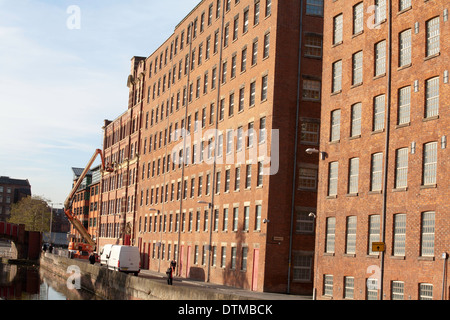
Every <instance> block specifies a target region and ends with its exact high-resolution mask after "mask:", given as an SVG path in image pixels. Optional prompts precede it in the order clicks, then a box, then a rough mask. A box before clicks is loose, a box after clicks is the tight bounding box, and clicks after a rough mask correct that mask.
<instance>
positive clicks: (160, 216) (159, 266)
mask: <svg viewBox="0 0 450 320" xmlns="http://www.w3.org/2000/svg"><path fill="white" fill-rule="evenodd" d="M148 210H149V211H156V217H158V216H159V219H160V220H159V221H160V223H159V232H160V234H161V235H160V241H159V255H158V256H159V259H158V272H160V271H161V255H162V250H161V247H162V215H160V211H159V209H154V208H150V209H148ZM155 223H158V222H157V219H155Z"/></svg>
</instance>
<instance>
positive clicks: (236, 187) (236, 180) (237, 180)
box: [234, 167, 241, 191]
mask: <svg viewBox="0 0 450 320" xmlns="http://www.w3.org/2000/svg"><path fill="white" fill-rule="evenodd" d="M240 185H241V168H240V167H237V168H236V169H235V172H234V190H235V191H236V190H239V187H240Z"/></svg>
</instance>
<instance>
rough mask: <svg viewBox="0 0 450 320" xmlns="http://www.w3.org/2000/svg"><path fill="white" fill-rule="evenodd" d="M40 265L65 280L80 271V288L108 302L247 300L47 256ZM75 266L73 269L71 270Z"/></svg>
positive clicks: (215, 291)
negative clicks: (74, 272) (73, 271)
mask: <svg viewBox="0 0 450 320" xmlns="http://www.w3.org/2000/svg"><path fill="white" fill-rule="evenodd" d="M40 266H41V268H44V269H46V270H48V271H50V272H53V273H55V274H57V275H58V276H60V277H61V278H63V279H64V281H65V282H67V280H68V279H69V277H70V278H71V279H75V276H74V274H73V273H71V271H70V270H74V269H76V270H79V280H80V282H79V283H80V285H81V288H82V289H84V290H87V291H90V292H93V293H95V294H96V295H98V296H100V297H101V298H104V299H108V300H237V299H245V300H247V299H249V298H247V297H242V296H239V295H233V294H228V293H221V292H218V291H217V290H213V289H208V288H200V287H199V288H197V287H193V286H177V285H175V284H174V285H173V286H169V285H167V283H165V281H156V280H153V279H149V278H144V277H136V276H133V275H127V274H124V273H120V272H117V271H113V270H108V269H107V268H105V267H101V266H99V265H97V264H96V265H91V264H89V263H87V262H84V261H79V260H75V259H69V258H66V257H61V256H57V255H54V254H50V253H45V254H42V256H41V259H40ZM74 266H75V268H74Z"/></svg>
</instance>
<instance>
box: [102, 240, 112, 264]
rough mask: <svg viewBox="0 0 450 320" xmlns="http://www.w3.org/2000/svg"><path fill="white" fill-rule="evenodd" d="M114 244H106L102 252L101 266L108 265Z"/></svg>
mask: <svg viewBox="0 0 450 320" xmlns="http://www.w3.org/2000/svg"><path fill="white" fill-rule="evenodd" d="M112 246H113V245H112V244H105V246H104V247H103V248H102V250H101V251H100V265H101V266H106V265H107V264H108V259H109V254H110V253H111V247H112Z"/></svg>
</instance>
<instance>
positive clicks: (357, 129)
mask: <svg viewBox="0 0 450 320" xmlns="http://www.w3.org/2000/svg"><path fill="white" fill-rule="evenodd" d="M351 118H352V123H351V126H352V127H351V132H350V136H351V137H357V136H360V135H361V102H358V103H355V104H354V105H353V106H352V115H351Z"/></svg>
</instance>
